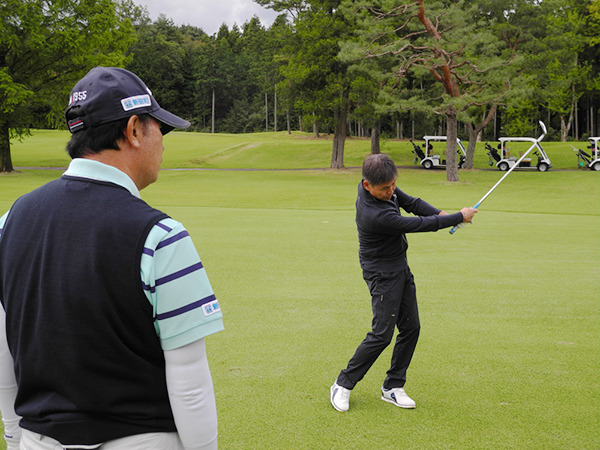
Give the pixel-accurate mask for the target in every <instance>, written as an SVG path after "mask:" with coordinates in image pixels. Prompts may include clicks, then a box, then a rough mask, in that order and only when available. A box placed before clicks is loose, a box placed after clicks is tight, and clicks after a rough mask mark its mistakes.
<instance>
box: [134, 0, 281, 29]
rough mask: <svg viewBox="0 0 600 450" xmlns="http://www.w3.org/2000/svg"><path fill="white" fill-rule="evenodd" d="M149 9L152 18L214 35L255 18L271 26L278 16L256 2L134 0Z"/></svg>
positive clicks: (250, 0)
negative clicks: (162, 16) (223, 27)
mask: <svg viewBox="0 0 600 450" xmlns="http://www.w3.org/2000/svg"><path fill="white" fill-rule="evenodd" d="M134 2H135V3H137V4H139V5H143V6H145V7H146V8H148V13H149V14H150V18H151V19H152V20H155V19H157V18H158V16H159V15H160V14H164V15H165V16H167V17H169V18H171V19H173V22H175V25H193V26H196V27H199V28H202V29H203V30H204V32H205V33H207V34H208V35H213V34H214V33H216V32H217V31H219V28H220V27H221V25H222V24H223V23H225V24H227V26H228V27H229V29H231V27H232V26H233V24H237V25H238V26H240V27H241V26H242V25H243V24H244V23H245V22H247V21H248V20H250V19H251V18H252V17H253V16H258V18H259V19H260V21H261V22H262V24H263V25H264V26H265V27H270V26H271V25H272V23H273V20H275V17H277V13H276V12H275V11H273V10H270V9H265V8H263V7H262V6H260V5H258V4H257V3H254V2H253V1H252V0H134Z"/></svg>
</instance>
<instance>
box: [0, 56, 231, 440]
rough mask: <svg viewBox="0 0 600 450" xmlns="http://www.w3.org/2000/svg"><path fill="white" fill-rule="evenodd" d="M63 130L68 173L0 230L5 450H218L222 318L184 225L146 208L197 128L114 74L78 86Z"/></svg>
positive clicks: (1, 222) (22, 204)
mask: <svg viewBox="0 0 600 450" xmlns="http://www.w3.org/2000/svg"><path fill="white" fill-rule="evenodd" d="M66 119H67V124H68V126H69V130H70V131H71V133H72V134H73V135H72V137H71V140H70V141H69V143H68V144H67V151H68V152H69V155H70V156H71V158H73V160H72V161H71V164H70V165H69V167H68V169H67V171H66V172H65V173H64V174H63V176H62V177H61V178H60V179H58V180H54V181H52V182H50V183H48V184H46V185H44V186H42V187H40V188H38V189H36V190H34V191H32V192H30V193H28V194H26V195H24V196H23V197H21V198H19V199H18V200H17V201H16V202H15V203H14V204H13V206H12V208H11V209H10V211H9V212H8V213H7V214H5V215H4V216H3V217H2V218H0V302H1V303H2V306H3V307H2V308H0V408H1V410H2V418H3V421H4V425H5V439H6V441H7V446H8V448H9V449H13V448H19V445H21V448H26V449H28V450H29V449H31V450H37V449H55V448H85V449H93V448H101V449H103V450H125V449H127V450H135V449H140V450H141V449H144V450H147V449H157V450H158V449H160V450H168V449H214V448H217V413H216V405H215V397H214V390H213V385H212V380H211V374H210V370H209V367H208V362H207V356H206V348H205V340H204V338H205V337H206V336H208V335H210V334H213V333H215V332H218V331H220V330H222V329H223V321H222V314H221V310H220V308H219V303H218V301H217V299H216V297H215V295H214V293H213V290H212V287H211V285H210V282H209V280H208V278H207V275H206V272H205V269H204V267H203V265H202V263H201V261H200V258H199V256H198V253H197V252H196V249H195V247H194V245H193V243H192V240H191V238H190V236H189V234H188V232H187V231H186V230H185V228H184V227H183V225H182V224H180V223H179V222H177V221H175V220H173V219H171V218H170V217H168V216H167V215H166V214H164V213H162V212H161V211H158V210H156V209H154V208H151V207H150V206H149V205H147V204H146V203H145V202H144V201H142V200H141V199H140V193H139V191H140V190H142V189H143V188H145V187H146V186H148V185H149V184H151V183H153V182H154V181H156V179H157V177H158V171H159V169H160V163H161V159H162V152H163V150H164V147H163V135H164V134H165V133H168V132H169V131H171V130H172V129H174V128H186V127H188V126H189V122H187V121H185V120H183V119H181V118H180V117H178V116H176V115H174V114H172V113H170V112H168V111H166V110H164V109H162V108H161V107H160V106H159V105H158V103H157V102H156V100H155V99H154V97H153V96H152V93H151V92H150V90H149V89H148V88H147V87H146V85H145V84H144V83H143V82H142V81H141V80H140V79H139V78H138V77H137V76H136V75H134V74H133V73H131V72H129V71H126V70H123V69H118V68H110V67H108V68H107V67H96V68H94V69H92V70H91V71H90V72H89V73H88V74H87V75H86V76H85V77H84V78H82V79H81V80H80V81H79V82H78V83H77V84H76V85H75V87H74V88H73V90H72V91H71V96H70V99H69V107H68V109H67V111H66ZM19 425H20V426H19Z"/></svg>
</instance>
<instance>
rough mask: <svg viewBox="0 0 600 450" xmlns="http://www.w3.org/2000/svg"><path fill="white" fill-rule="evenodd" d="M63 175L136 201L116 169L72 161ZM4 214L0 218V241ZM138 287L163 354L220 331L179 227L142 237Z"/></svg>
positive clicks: (161, 227) (169, 225)
mask: <svg viewBox="0 0 600 450" xmlns="http://www.w3.org/2000/svg"><path fill="white" fill-rule="evenodd" d="M65 175H70V176H74V177H79V178H89V179H94V180H99V181H106V182H110V183H114V184H117V185H119V186H122V187H124V188H126V189H127V190H128V191H129V192H130V193H131V195H134V196H136V197H138V198H140V193H139V190H138V189H137V187H136V186H135V183H134V182H133V180H131V178H129V176H128V175H127V174H125V173H124V172H122V171H120V170H119V169H117V168H115V167H113V166H109V165H106V164H103V163H100V162H98V161H93V160H90V159H82V158H77V159H74V160H72V161H71V164H70V165H69V167H68V169H67V171H66V172H65ZM7 217H8V213H6V214H5V215H4V216H3V217H1V218H0V239H1V238H2V229H3V228H4V223H5V221H6V218H7ZM140 276H141V288H142V289H143V290H144V293H145V295H146V297H147V299H148V301H149V302H150V304H151V305H152V309H153V312H154V317H156V320H155V322H154V324H155V325H154V326H155V329H156V334H157V336H158V337H159V339H160V342H161V346H162V348H163V350H172V349H176V348H179V347H182V346H184V345H187V344H189V343H192V342H194V341H197V340H198V339H202V338H204V337H206V336H208V335H210V334H213V333H216V332H218V331H221V330H223V328H224V327H223V315H222V312H221V308H220V306H219V302H218V300H217V298H216V297H215V294H214V292H213V289H212V287H211V285H210V282H209V280H208V276H207V274H206V270H205V268H204V266H203V265H202V262H201V261H200V257H199V256H198V252H197V251H196V248H195V247H194V244H193V242H192V239H191V237H190V235H189V233H188V232H187V230H186V229H185V228H184V226H183V225H182V224H181V223H179V222H177V221H176V220H173V219H171V218H167V219H163V220H161V221H160V222H158V223H157V224H156V225H155V226H154V227H153V228H152V229H151V231H150V233H149V234H148V237H147V239H146V242H145V244H144V250H143V254H142V258H141V263H140Z"/></svg>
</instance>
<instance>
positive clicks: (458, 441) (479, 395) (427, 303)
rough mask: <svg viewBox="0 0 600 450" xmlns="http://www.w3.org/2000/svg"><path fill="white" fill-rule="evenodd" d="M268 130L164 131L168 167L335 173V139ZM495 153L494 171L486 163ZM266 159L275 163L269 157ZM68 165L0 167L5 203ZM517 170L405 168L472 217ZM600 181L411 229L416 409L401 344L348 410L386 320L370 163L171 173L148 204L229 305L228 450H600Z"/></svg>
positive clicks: (511, 192) (221, 370) (222, 344)
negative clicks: (394, 382)
mask: <svg viewBox="0 0 600 450" xmlns="http://www.w3.org/2000/svg"><path fill="white" fill-rule="evenodd" d="M52 136H53V139H55V141H52V140H50V141H51V142H52V143H51V144H49V140H48V139H43V140H42V142H45V145H55V144H56V143H58V142H61V143H60V144H57V146H58V145H61V146H64V142H66V140H65V135H62V136H60V135H52ZM266 137H267V136H263V135H260V134H258V135H246V136H241V137H238V138H237V141H236V137H233V136H229V137H227V136H221V137H220V138H216V137H212V136H208V135H196V136H193V135H191V134H183V133H181V134H174V135H173V136H167V139H166V140H165V143H166V146H167V151H166V152H165V165H166V166H167V167H170V168H177V167H187V168H194V167H195V168H203V167H204V168H209V169H217V168H238V169H241V168H247V169H256V168H260V169H282V168H288V169H307V168H318V167H326V166H327V165H328V162H329V159H330V142H327V141H324V142H321V141H318V142H315V141H313V140H311V139H309V138H304V139H294V140H293V141H291V140H289V138H286V137H284V136H283V135H281V136H279V137H278V136H270V137H269V139H273V142H274V143H273V144H272V145H271V144H270V146H269V147H268V151H266V150H265V151H260V150H257V149H261V148H264V145H263V146H262V147H261V145H257V144H256V142H264V140H265V139H266ZM34 138H36V135H34V136H33V137H32V138H29V139H34ZM226 138H227V139H230V140H231V142H229V143H227V145H228V146H235V145H242V143H243V146H249V145H250V146H252V145H254V147H252V148H254V149H255V151H256V154H255V155H254V157H255V164H254V165H253V164H252V160H253V156H252V155H253V154H252V148H246V149H245V151H244V152H240V153H239V154H238V156H237V158H238V159H236V157H234V156H231V157H230V158H226V159H225V160H226V161H227V162H225V160H221V161H217V159H216V156H215V155H214V154H213V153H215V152H217V150H218V148H219V144H218V143H217V139H226ZM276 138H277V139H276ZM203 140H204V141H209V142H212V143H213V145H214V148H215V150H214V151H212V153H211V149H210V148H208V146H206V147H203V146H202V147H201V145H202V144H201V143H202V142H203ZM30 142H31V141H30ZM191 142H193V144H191ZM298 142H300V143H298ZM302 142H304V146H303V145H301V143H302ZM400 144H402V146H400V145H398V146H397V147H396V146H395V144H394V146H392V144H391V143H390V144H388V145H389V148H390V153H391V154H392V156H393V157H394V158H395V160H396V161H398V163H399V164H412V154H411V153H410V149H409V147H408V146H404V144H408V145H410V144H409V143H400ZM552 144H553V146H554V148H556V150H555V153H551V152H550V151H549V156H550V158H551V159H553V162H555V166H557V167H556V168H557V169H561V168H562V169H569V168H573V169H575V167H576V157H574V156H573V154H572V151H571V150H570V147H569V146H568V144H559V143H552ZM28 145H29V146H28ZM559 146H560V147H559ZM478 149H479V147H478ZM178 150H179V152H178ZM18 151H19V152H20V153H17V151H15V153H13V161H14V163H15V165H16V166H32V165H38V166H40V165H50V166H54V165H57V166H60V165H61V163H62V164H63V165H66V163H67V162H68V161H67V159H68V158H64V155H63V154H62V147H57V148H54V147H51V146H50V147H48V148H47V150H46V149H45V148H44V147H41V145H40V144H35V145H33V144H28V140H27V139H26V140H25V141H24V142H23V143H22V144H20V147H19V150H18ZM46 151H47V152H49V153H48V154H46V153H43V155H44V156H40V155H41V154H42V152H46ZM347 151H348V154H347V159H346V165H347V166H351V167H354V166H358V165H359V164H360V162H361V160H362V158H363V157H364V155H365V154H366V153H368V151H369V147H368V141H358V140H357V141H352V142H351V144H350V145H349V147H348V150H347ZM384 151H385V148H384ZM478 151H479V152H480V153H481V154H480V155H479V156H478V158H476V167H478V168H480V169H483V168H485V167H487V166H486V165H485V164H486V162H487V155H485V153H484V152H483V151H482V149H479V150H478ZM226 153H227V152H222V153H221V156H223V155H224V154H226ZM269 154H271V155H272V156H273V155H277V157H275V156H273V160H274V161H275V162H274V163H272V164H271V165H270V164H269V157H268V155H269ZM211 155H212V156H211ZM242 155H244V156H243V157H242ZM36 161H43V162H41V164H40V163H36ZM52 161H54V162H55V164H53V163H51V162H52ZM199 161H204V162H199ZM477 161H479V164H478V163H477ZM556 161H560V162H561V163H560V164H557V163H556ZM59 174H60V171H55V170H22V171H21V172H20V173H16V174H11V175H2V176H0V208H1V209H2V211H4V210H6V209H7V208H9V207H10V204H11V203H12V201H14V199H15V198H16V197H17V196H18V195H20V194H22V193H24V192H27V191H28V190H30V189H32V188H34V187H36V186H39V185H41V184H43V183H44V182H45V181H49V180H51V179H53V178H55V177H57V176H58V175H59ZM501 175H502V173H501V172H498V171H488V170H475V171H462V172H461V173H460V180H461V181H460V182H458V183H453V184H450V183H448V182H446V181H445V173H444V172H443V171H424V170H418V169H400V172H399V178H398V185H399V187H400V188H401V189H403V190H405V191H406V192H408V193H410V194H413V195H418V196H420V197H422V198H424V199H426V200H428V201H429V202H431V203H432V204H434V205H436V206H438V207H440V208H443V209H445V210H447V211H456V210H458V209H460V208H461V207H463V206H471V205H473V204H474V203H475V202H476V201H477V200H479V199H480V198H481V196H482V195H483V194H484V193H485V192H486V191H487V190H488V189H489V188H490V187H491V186H492V185H493V184H494V183H495V182H496V181H497V180H498V179H499V178H500V176H501ZM598 175H599V174H598V173H593V172H590V171H589V170H580V171H578V170H569V171H566V170H550V171H549V172H548V173H538V172H518V173H517V172H515V173H513V174H511V175H510V176H509V177H508V178H507V179H506V181H505V182H504V183H503V184H502V185H500V187H499V188H498V189H497V191H496V192H494V194H492V195H491V196H490V197H489V199H488V200H486V202H485V203H484V204H483V205H482V207H481V208H480V213H479V214H478V215H477V216H476V218H475V224H474V225H472V226H466V227H465V228H463V229H461V230H459V231H458V232H457V233H456V234H455V235H453V236H451V235H449V234H448V232H447V231H446V230H442V231H439V232H437V233H424V234H418V235H410V236H409V243H410V249H409V263H410V265H411V268H412V271H413V273H414V275H415V279H416V283H417V290H418V297H419V306H420V316H421V325H422V330H421V338H420V341H419V345H418V347H417V351H416V354H415V357H414V359H413V363H412V365H411V368H410V370H409V373H408V382H407V385H406V389H407V392H408V393H409V394H410V395H411V397H412V398H414V399H415V400H416V402H417V409H415V410H401V409H399V408H396V407H394V406H392V405H390V404H388V403H385V402H383V401H381V400H380V399H379V395H380V387H381V384H382V381H383V378H384V376H385V371H386V370H387V368H388V364H389V358H390V350H391V349H390V348H388V349H387V350H386V351H385V353H384V354H383V355H382V356H381V357H380V359H379V360H378V362H377V363H376V364H375V366H374V367H373V368H372V369H371V370H370V371H369V373H368V374H367V376H366V377H365V378H364V379H363V381H361V382H360V383H359V384H358V385H357V387H356V388H355V389H354V390H353V391H352V396H351V400H350V411H349V412H348V413H344V414H342V413H338V412H336V411H335V410H334V409H333V408H332V407H331V405H330V403H329V386H330V385H331V384H332V383H333V381H334V380H335V378H336V377H337V375H338V373H339V371H340V370H341V369H342V368H343V367H344V366H345V364H346V363H347V362H348V359H349V358H350V357H351V356H352V353H353V352H354V350H355V348H356V346H357V345H358V343H359V342H360V341H361V340H362V339H363V338H364V335H365V333H366V332H367V331H368V330H369V325H370V320H371V313H370V299H369V295H368V291H367V288H366V286H365V284H364V282H363V281H362V278H361V272H360V268H359V265H358V258H357V250H358V244H357V238H356V228H355V224H354V201H355V197H356V186H357V184H358V182H359V181H360V172H359V170H357V169H345V170H340V171H330V170H261V171H257V170H165V171H163V172H161V174H160V179H159V181H158V183H155V184H154V185H152V186H150V187H148V188H147V189H146V190H144V191H143V192H142V197H143V198H144V199H145V200H146V201H147V202H148V203H150V204H151V205H153V206H155V207H157V208H159V209H162V210H164V211H165V212H167V213H168V214H170V215H171V216H172V217H174V218H176V219H177V220H180V221H181V222H183V223H184V224H185V225H186V227H187V228H188V230H189V232H190V234H191V236H192V237H193V239H194V242H195V244H196V246H197V248H198V250H199V252H200V256H201V257H202V260H203V263H204V265H205V266H206V268H207V271H208V274H209V277H210V279H211V282H212V284H213V288H214V290H215V292H216V294H217V297H218V298H219V300H220V303H221V306H222V308H223V311H224V317H225V326H226V330H225V331H224V332H221V333H218V334H216V335H214V336H210V337H208V338H207V342H208V351H209V358H210V364H211V369H212V375H213V381H214V384H215V390H216V395H217V406H218V410H219V428H220V448H222V449H265V448H267V449H315V448H319V449H321V448H322V449H395V448H415V449H416V448H431V449H438V448H451V449H464V448H519V449H520V448H526V449H529V448H533V449H538V448H539V449H547V448H554V449H564V448H573V449H597V448H599V446H600V431H599V430H600V377H599V373H600V295H599V293H600V281H599V280H600V269H599V266H600V253H599V250H598V249H599V248H600V194H599V192H600V189H599V188H600V177H599V176H598ZM110 382H112V380H107V383H110Z"/></svg>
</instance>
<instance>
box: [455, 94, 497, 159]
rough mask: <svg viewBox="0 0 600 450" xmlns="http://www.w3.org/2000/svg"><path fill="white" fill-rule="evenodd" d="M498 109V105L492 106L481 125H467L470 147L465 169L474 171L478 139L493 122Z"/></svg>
mask: <svg viewBox="0 0 600 450" xmlns="http://www.w3.org/2000/svg"><path fill="white" fill-rule="evenodd" d="M497 109H498V105H497V104H494V105H492V108H491V109H490V110H489V112H488V113H487V114H486V116H485V117H484V118H483V122H481V123H480V124H479V125H473V124H472V123H467V124H465V125H466V128H467V131H468V132H469V145H468V147H467V156H466V157H465V163H464V164H463V169H472V168H473V159H474V156H475V144H476V143H477V140H478V137H479V135H480V134H481V132H482V131H483V129H484V128H485V127H486V126H487V125H488V124H489V123H490V122H491V120H492V119H493V118H494V117H495V116H496V110H497Z"/></svg>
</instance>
